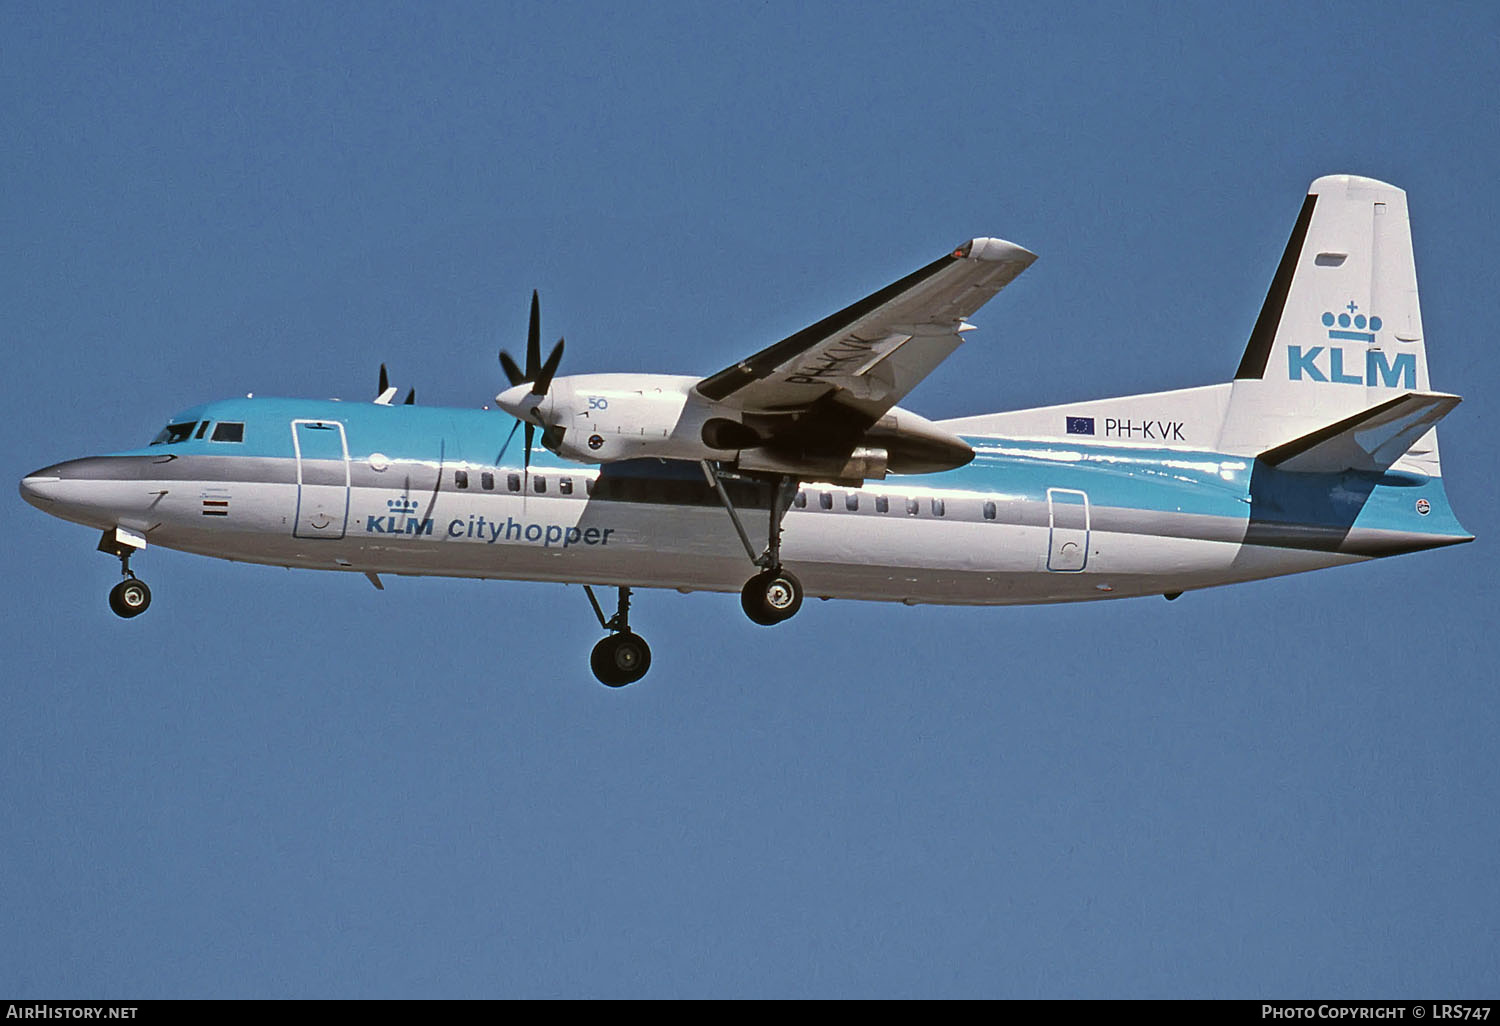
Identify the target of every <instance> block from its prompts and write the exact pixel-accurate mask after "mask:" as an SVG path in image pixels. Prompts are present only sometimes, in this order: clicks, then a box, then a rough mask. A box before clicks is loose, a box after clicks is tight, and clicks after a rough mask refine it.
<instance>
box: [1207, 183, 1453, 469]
mask: <svg viewBox="0 0 1500 1026" xmlns="http://www.w3.org/2000/svg"><path fill="white" fill-rule="evenodd" d="M1429 387H1430V386H1429V383H1428V376H1427V353H1426V348H1425V345H1424V342H1423V337H1422V312H1421V307H1420V305H1419V303H1418V301H1417V272H1416V263H1415V261H1414V259H1413V256H1412V245H1411V223H1410V220H1409V219H1408V217H1407V211H1406V193H1405V192H1403V191H1402V190H1400V189H1398V188H1396V187H1395V186H1393V185H1387V184H1385V183H1384V182H1377V181H1375V180H1374V179H1371V178H1359V177H1357V176H1354V175H1329V176H1327V177H1324V178H1319V179H1318V180H1317V181H1315V182H1313V183H1312V185H1311V186H1310V187H1309V189H1308V195H1307V199H1306V200H1305V201H1304V203H1303V205H1302V210H1301V212H1300V213H1299V215H1298V217H1297V222H1296V225H1295V227H1294V228H1293V230H1292V236H1291V239H1290V240H1289V241H1288V242H1287V248H1286V252H1285V253H1284V254H1283V255H1282V258H1281V263H1280V265H1279V266H1278V267H1277V269H1276V275H1275V277H1274V278H1273V280H1272V282H1271V288H1270V291H1269V292H1268V293H1267V294H1266V301H1265V304H1264V305H1263V306H1262V308H1261V312H1260V316H1259V317H1258V318H1257V319H1256V322H1255V327H1254V329H1253V330H1252V331H1251V334H1250V341H1249V344H1248V345H1247V346H1246V348H1245V354H1244V357H1243V358H1242V359H1241V360H1240V366H1239V369H1238V371H1237V372H1236V373H1235V379H1234V385H1233V387H1232V389H1231V393H1230V399H1229V405H1228V409H1227V410H1226V413H1225V418H1224V426H1223V429H1222V433H1221V434H1220V438H1219V445H1220V448H1221V449H1223V450H1224V451H1226V452H1237V453H1244V454H1247V455H1250V454H1255V453H1259V452H1262V451H1264V450H1266V449H1267V448H1269V447H1271V446H1275V445H1279V444H1282V443H1284V442H1286V441H1287V440H1289V439H1293V438H1296V437H1298V436H1301V435H1304V434H1306V433H1307V432H1310V431H1313V430H1315V429H1318V428H1321V427H1323V426H1326V425H1328V424H1331V423H1334V422H1336V421H1340V420H1343V419H1345V418H1348V417H1352V416H1354V415H1356V414H1359V413H1360V412H1361V411H1364V410H1368V409H1370V408H1372V407H1375V406H1378V405H1380V404H1381V403H1385V402H1389V401H1390V400H1392V399H1395V398H1397V397H1399V396H1402V395H1404V394H1406V393H1409V392H1427V391H1429ZM1401 462H1402V464H1403V465H1405V466H1408V467H1409V468H1410V469H1412V470H1417V471H1420V472H1422V473H1426V474H1431V475H1436V474H1438V472H1439V469H1438V455H1437V436H1436V434H1435V432H1434V431H1428V432H1427V433H1426V434H1425V435H1424V436H1423V437H1422V438H1421V439H1419V440H1418V441H1417V442H1416V443H1415V444H1414V445H1413V446H1412V447H1411V449H1410V450H1409V451H1408V452H1407V453H1406V455H1404V456H1403V457H1402V458H1401Z"/></svg>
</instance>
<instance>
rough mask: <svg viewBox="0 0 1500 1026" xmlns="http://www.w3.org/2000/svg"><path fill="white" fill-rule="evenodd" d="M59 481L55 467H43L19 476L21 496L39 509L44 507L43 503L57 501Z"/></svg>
mask: <svg viewBox="0 0 1500 1026" xmlns="http://www.w3.org/2000/svg"><path fill="white" fill-rule="evenodd" d="M61 483H62V478H61V477H60V476H59V475H58V473H57V471H56V468H54V467H43V468H42V469H41V470H37V471H33V472H32V473H30V474H27V475H26V476H25V477H23V478H21V498H23V499H25V500H26V501H27V502H29V503H31V504H32V505H33V506H36V507H37V508H39V509H46V506H44V505H43V503H47V502H55V501H57V490H58V486H59V485H60V484H61Z"/></svg>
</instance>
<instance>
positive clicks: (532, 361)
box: [500, 289, 563, 472]
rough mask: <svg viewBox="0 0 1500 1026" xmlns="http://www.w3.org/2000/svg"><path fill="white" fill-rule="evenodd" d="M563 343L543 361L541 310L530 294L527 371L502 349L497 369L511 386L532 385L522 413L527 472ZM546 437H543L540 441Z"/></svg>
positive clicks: (535, 295)
mask: <svg viewBox="0 0 1500 1026" xmlns="http://www.w3.org/2000/svg"><path fill="white" fill-rule="evenodd" d="M562 354H563V340H562V339H558V340H557V345H555V346H553V347H552V352H550V353H548V354H547V359H546V361H545V362H543V360H542V308H541V302H540V301H539V300H538V299H537V294H536V290H535V289H533V290H532V292H531V324H530V325H529V327H528V328H527V330H526V369H525V370H524V371H523V370H522V369H521V368H520V366H519V365H517V363H516V361H515V360H513V359H511V355H510V354H509V353H507V352H506V351H505V350H503V349H502V350H500V366H501V367H502V368H503V369H504V371H505V376H506V377H507V378H509V379H510V383H511V387H512V388H514V387H515V386H517V385H525V384H530V385H531V392H530V393H529V397H528V401H527V403H526V406H525V409H524V410H523V414H524V415H523V416H522V417H521V420H522V422H523V423H524V424H525V426H526V470H527V471H528V472H529V471H530V470H531V443H532V440H533V439H534V437H535V435H536V429H537V427H538V426H541V427H546V425H545V424H543V423H542V416H541V413H540V412H539V411H538V409H537V408H538V407H539V406H540V405H541V402H542V399H543V398H545V397H546V395H547V389H548V388H550V387H551V386H552V377H553V375H555V374H556V373H557V365H558V364H559V363H561V362H562ZM545 438H546V436H545V435H543V440H545Z"/></svg>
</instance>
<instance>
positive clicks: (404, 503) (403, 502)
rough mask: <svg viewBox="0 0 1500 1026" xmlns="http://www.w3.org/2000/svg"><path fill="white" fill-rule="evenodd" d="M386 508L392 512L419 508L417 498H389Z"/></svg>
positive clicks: (403, 511) (408, 511)
mask: <svg viewBox="0 0 1500 1026" xmlns="http://www.w3.org/2000/svg"><path fill="white" fill-rule="evenodd" d="M385 508H386V509H388V510H390V511H391V512H392V513H410V512H412V511H414V510H415V509H416V508H417V500H416V499H387V500H386V502H385Z"/></svg>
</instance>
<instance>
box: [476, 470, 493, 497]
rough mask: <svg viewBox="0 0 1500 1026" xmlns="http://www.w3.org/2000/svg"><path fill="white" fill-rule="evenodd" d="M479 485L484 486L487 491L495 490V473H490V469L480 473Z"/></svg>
mask: <svg viewBox="0 0 1500 1026" xmlns="http://www.w3.org/2000/svg"><path fill="white" fill-rule="evenodd" d="M479 487H481V488H483V489H484V490H485V491H487V492H493V491H494V490H495V475H494V474H492V473H490V472H489V471H488V470H486V471H485V472H484V473H482V474H480V475H479Z"/></svg>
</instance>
